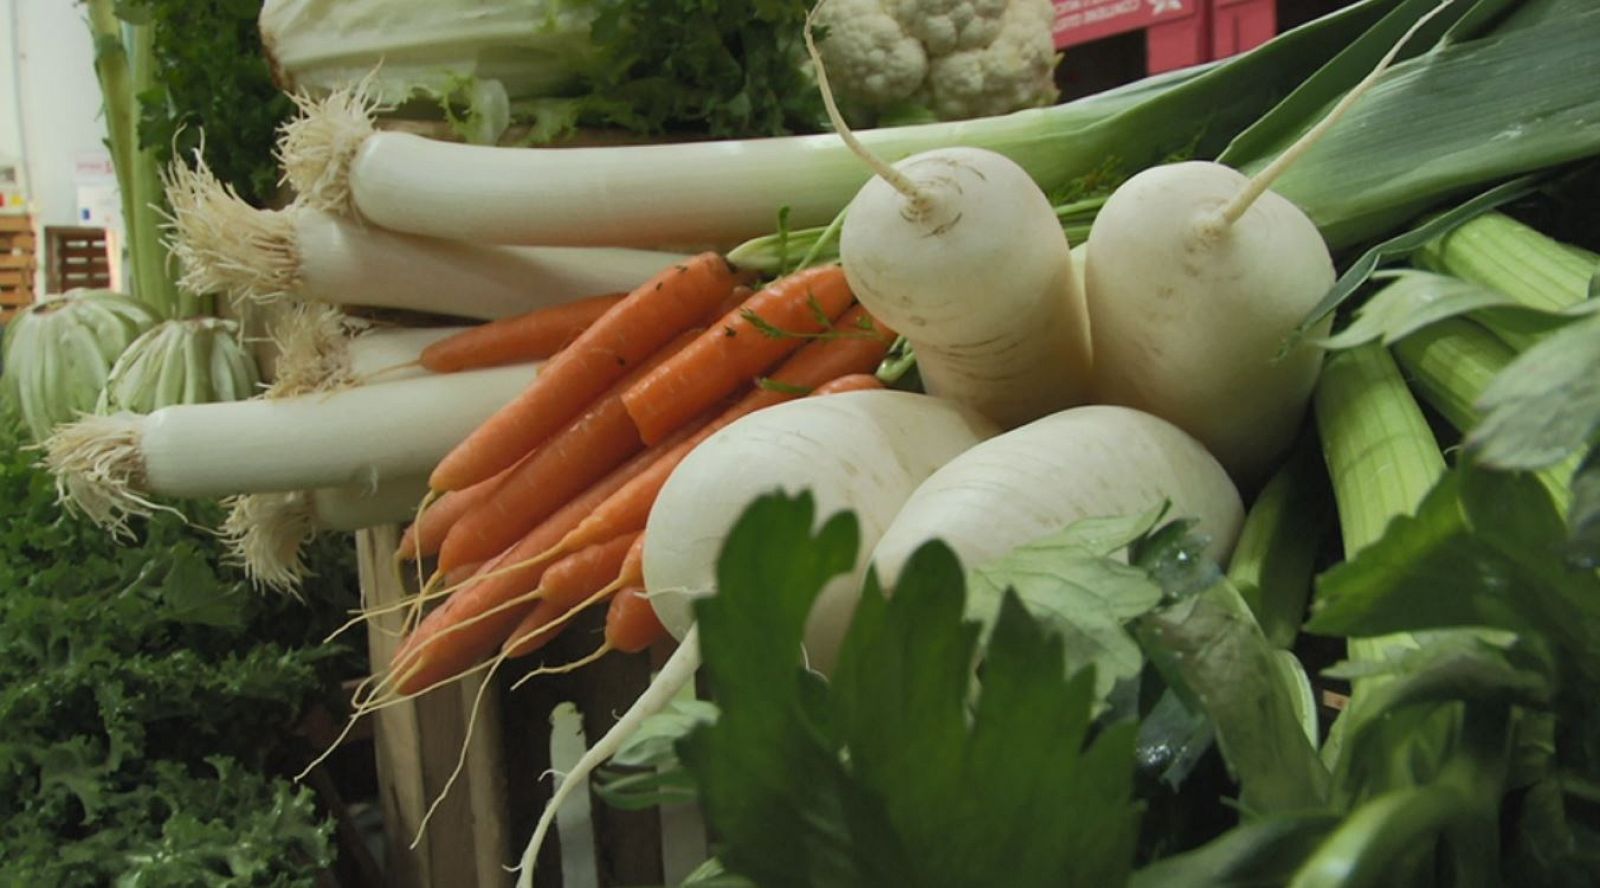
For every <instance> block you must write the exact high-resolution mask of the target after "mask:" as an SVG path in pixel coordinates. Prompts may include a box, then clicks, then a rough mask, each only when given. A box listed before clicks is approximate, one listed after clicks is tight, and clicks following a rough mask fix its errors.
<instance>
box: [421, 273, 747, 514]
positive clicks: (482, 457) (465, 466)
mask: <svg viewBox="0 0 1600 888" xmlns="http://www.w3.org/2000/svg"><path fill="white" fill-rule="evenodd" d="M736 283H737V279H736V277H735V275H734V272H733V269H732V268H730V267H729V265H728V263H727V261H726V260H724V259H723V258H722V257H721V256H719V255H717V254H716V253H701V254H700V255H698V256H695V257H693V258H691V259H688V260H686V261H684V262H683V263H681V264H677V265H674V266H672V267H671V268H668V269H666V270H665V271H663V272H661V273H660V274H658V275H656V276H655V277H654V278H652V279H651V280H649V281H647V282H646V283H645V284H643V285H642V286H640V287H639V288H638V289H636V290H634V291H633V292H631V293H629V294H628V295H627V296H626V297H625V298H624V299H623V300H622V301H621V302H619V303H617V304H616V305H614V306H612V308H611V310H610V311H608V312H606V313H605V315H604V316H602V317H601V318H600V319H599V320H597V321H595V322H594V323H593V324H591V325H590V326H589V328H588V329H587V330H584V331H583V333H581V334H579V336H578V338H577V339H575V340H573V342H572V344H571V345H569V346H567V347H566V348H564V349H562V350H561V351H560V352H558V353H557V354H556V355H555V357H553V358H551V359H550V360H549V361H547V362H545V365H544V367H543V368H542V369H541V370H540V372H539V376H538V377H537V378H536V379H535V380H534V381H533V383H532V384H530V385H529V386H528V388H527V389H525V390H524V391H523V392H522V394H521V395H519V396H518V397H517V398H516V400H514V401H512V402H511V403H509V404H507V405H506V406H505V407H503V408H501V409H500V410H499V411H498V412H496V413H495V414H494V415H493V416H491V417H490V418H489V419H488V420H487V421H485V422H484V423H483V424H482V425H481V426H479V427H478V428H477V429H476V430H475V431H473V433H472V434H471V435H469V436H467V439H466V440H465V441H462V442H461V443H460V444H459V445H457V446H456V448H455V449H454V450H452V451H451V452H450V453H449V454H448V455H447V456H445V458H444V459H443V460H442V461H440V463H439V465H438V466H437V467H435V468H434V470H433V475H432V476H431V477H430V478H429V479H428V483H429V486H431V487H432V488H433V489H434V490H440V491H443V490H459V489H461V488H463V487H468V486H470V485H472V484H475V483H477V482H479V481H482V480H483V479H485V478H488V477H491V476H493V475H494V474H495V473H496V472H499V471H501V470H502V469H505V468H506V467H507V466H510V465H512V464H513V463H515V462H516V461H517V460H518V459H521V458H522V456H523V455H524V454H526V453H529V452H531V451H532V450H533V449H534V448H535V447H538V446H539V445H540V444H543V443H544V442H545V440H546V439H548V438H549V437H550V435H551V434H553V433H554V432H556V431H558V430H559V429H560V428H561V427H562V426H563V425H565V424H566V423H567V422H569V421H570V420H571V419H572V418H573V417H574V416H577V415H578V414H579V413H580V412H581V411H582V410H583V409H584V407H586V406H587V405H588V404H590V403H591V402H592V401H593V400H594V399H595V397H596V396H598V395H599V394H600V393H601V392H603V391H605V390H606V387H607V386H610V385H611V384H612V383H614V382H616V381H617V380H618V379H620V378H622V376H623V375H624V374H626V373H627V372H628V371H629V370H630V369H632V368H633V367H634V366H636V365H637V364H638V363H639V362H640V361H643V360H645V359H646V358H648V357H649V356H650V355H652V354H654V353H655V352H656V350H658V349H659V348H660V347H661V346H663V345H665V344H666V343H667V342H669V341H671V339H672V338H673V337H674V336H677V335H678V334H679V333H681V332H683V331H684V330H685V329H688V328H689V327H690V326H692V325H693V324H695V323H696V322H697V321H699V320H700V319H701V318H702V317H704V316H705V314H706V312H708V311H710V310H711V309H712V308H713V307H714V306H716V305H717V304H719V303H720V302H721V301H722V299H723V298H724V297H726V296H727V295H728V293H730V292H731V291H732V290H733V288H734V286H735V284H736Z"/></svg>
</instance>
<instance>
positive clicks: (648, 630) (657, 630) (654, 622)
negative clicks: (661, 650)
mask: <svg viewBox="0 0 1600 888" xmlns="http://www.w3.org/2000/svg"><path fill="white" fill-rule="evenodd" d="M666 637H667V627H665V626H663V625H661V618H659V617H657V616H656V609H655V607H654V606H653V605H651V604H650V599H648V598H646V597H645V592H644V587H643V586H624V587H623V588H621V589H620V590H618V591H617V594H615V595H613V596H611V607H610V608H608V609H607V610H606V641H605V644H606V647H609V648H610V649H612V650H614V651H622V652H623V653H625V654H637V653H639V652H640V651H642V650H645V649H646V648H648V647H650V646H651V645H653V644H655V643H656V642H658V641H662V640H664V639H665V638H666Z"/></svg>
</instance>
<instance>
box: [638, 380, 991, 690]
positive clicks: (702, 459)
mask: <svg viewBox="0 0 1600 888" xmlns="http://www.w3.org/2000/svg"><path fill="white" fill-rule="evenodd" d="M994 433H995V427H994V425H993V424H992V423H990V422H988V421H987V420H985V419H983V418H981V417H979V416H978V415H977V414H976V413H974V412H973V411H971V410H968V409H964V408H961V407H959V406H957V405H955V404H952V403H951V402H949V401H945V400H942V399H939V398H933V397H930V396H928V395H917V394H911V393H909V392H896V391H866V392H846V393H843V394H837V395H828V396H826V397H821V398H803V399H800V400H797V401H791V402H789V403H787V404H780V405H778V406H776V407H769V408H767V409H766V410H761V411H758V412H756V413H752V414H751V415H749V416H747V417H745V418H743V419H741V420H739V421H738V422H735V423H733V424H732V425H730V426H728V427H727V428H725V429H723V430H722V431H720V432H718V433H717V434H715V435H712V436H711V437H710V438H708V439H707V440H706V441H705V443H703V444H701V445H700V446H699V447H697V448H695V450H694V452H692V453H690V454H689V456H688V457H687V458H686V459H684V461H683V462H682V463H681V464H679V466H678V468H677V469H676V470H675V471H674V472H673V473H672V477H671V478H670V479H668V480H667V483H666V486H664V487H663V488H662V489H661V494H660V495H659V496H658V497H657V498H656V503H655V506H654V507H652V508H651V510H650V520H649V522H648V523H647V524H646V525H645V551H644V577H645V587H646V588H647V589H648V590H649V594H650V600H651V601H652V602H653V603H654V604H655V607H656V613H657V614H658V615H659V616H660V617H661V622H662V624H663V625H665V626H666V627H667V631H669V632H670V633H672V635H673V637H674V638H682V637H683V636H684V633H685V632H687V631H688V628H689V625H690V624H691V623H692V622H693V610H692V603H693V601H694V599H696V598H699V597H701V596H704V595H710V594H711V593H712V592H713V591H714V590H715V579H716V574H715V568H716V561H717V555H718V553H719V551H720V549H721V546H722V535H723V534H724V533H725V532H726V531H727V530H728V528H729V527H731V526H732V525H733V522H734V519H735V518H737V517H738V516H739V514H740V513H741V512H742V511H743V509H744V508H745V506H747V505H749V504H750V501H751V500H753V499H755V497H756V496H757V495H759V494H761V493H765V492H769V491H771V490H773V489H782V490H784V491H787V492H790V493H794V492H797V491H800V490H809V491H811V494H812V496H814V497H815V498H816V503H817V514H818V515H831V514H833V513H834V512H838V511H842V510H846V509H848V510H850V511H852V512H855V513H856V517H857V519H858V520H859V522H860V524H861V539H862V548H861V554H860V557H859V560H858V562H857V565H856V566H857V570H856V571H855V572H854V573H853V574H850V575H846V576H842V577H839V578H838V579H836V580H835V581H834V582H833V583H831V584H830V585H829V586H828V587H827V588H825V589H824V590H823V592H822V594H821V596H820V597H819V598H818V600H817V605H816V607H815V610H813V612H812V615H811V622H810V624H809V625H808V627H807V632H806V637H807V656H808V658H809V660H810V662H811V663H812V664H813V665H816V666H818V667H819V668H822V669H824V670H825V669H827V668H828V667H829V666H831V665H832V662H833V657H834V655H835V654H836V652H837V646H838V643H839V641H840V639H841V638H842V635H843V631H844V627H845V626H846V625H847V624H848V623H849V620H850V615H851V614H852V613H854V612H855V600H856V596H857V594H858V593H859V591H860V585H861V580H862V578H863V576H864V575H865V570H866V566H867V558H868V554H869V552H870V549H871V547H872V545H873V544H874V542H875V541H876V540H877V538H878V536H879V535H880V534H881V533H882V532H883V531H884V529H885V528H887V527H888V526H889V524H890V522H891V521H893V520H894V517H895V515H896V514H897V513H898V512H899V511H900V507H901V505H902V504H903V503H904V502H905V500H906V498H907V497H909V496H910V495H911V492H912V490H914V489H915V488H916V487H917V485H918V484H920V483H921V482H922V481H923V479H925V478H927V477H928V476H929V475H930V474H932V473H933V472H934V470H935V469H937V468H939V467H940V466H941V465H944V464H945V463H946V462H948V461H950V460H951V459H952V458H954V457H955V456H956V455H957V454H959V453H962V452H963V451H966V450H967V449H969V448H971V447H972V446H973V445H974V444H977V443H978V442H979V441H981V440H983V439H985V438H988V437H989V436H990V435H992V434H994Z"/></svg>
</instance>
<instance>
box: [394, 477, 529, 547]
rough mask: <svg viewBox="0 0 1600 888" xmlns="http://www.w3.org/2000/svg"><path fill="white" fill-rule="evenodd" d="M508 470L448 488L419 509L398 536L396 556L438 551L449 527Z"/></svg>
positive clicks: (477, 501)
mask: <svg viewBox="0 0 1600 888" xmlns="http://www.w3.org/2000/svg"><path fill="white" fill-rule="evenodd" d="M518 465H521V463H518ZM510 473H511V469H506V470H505V471H502V472H500V473H499V474H497V475H494V476H493V477H490V478H485V479H483V480H482V481H479V482H478V483H477V484H474V485H472V486H471V487H464V488H462V489H460V490H451V491H447V492H446V493H445V494H444V495H443V496H441V497H439V498H438V499H437V500H435V501H434V502H433V503H431V504H430V505H429V506H428V507H427V508H425V509H423V510H421V512H420V513H419V514H418V515H417V520H415V521H413V522H411V526H410V527H407V528H406V532H405V533H404V534H402V535H401V537H400V546H399V552H398V555H399V556H400V557H401V558H405V559H417V558H427V557H428V556H430V555H435V554H437V553H438V551H439V546H441V545H443V543H444V538H445V535H446V534H448V533H449V532H450V528H452V527H454V526H455V524H456V522H457V521H460V520H461V516H462V515H465V514H467V513H468V512H470V511H472V510H473V509H475V508H477V507H478V506H479V505H480V504H481V503H482V502H483V501H484V500H485V499H487V498H488V497H489V494H491V493H493V492H494V489H495V487H496V486H497V485H498V484H499V483H500V482H501V481H502V480H504V479H505V477H506V475H508V474H510Z"/></svg>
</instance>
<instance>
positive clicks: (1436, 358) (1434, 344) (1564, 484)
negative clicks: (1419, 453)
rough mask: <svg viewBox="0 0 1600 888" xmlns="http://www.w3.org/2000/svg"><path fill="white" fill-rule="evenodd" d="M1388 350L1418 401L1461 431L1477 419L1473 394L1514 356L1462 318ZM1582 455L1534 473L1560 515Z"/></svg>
mask: <svg viewBox="0 0 1600 888" xmlns="http://www.w3.org/2000/svg"><path fill="white" fill-rule="evenodd" d="M1393 350H1394V356H1395V359H1396V360H1397V361H1398V362H1399V364H1400V366H1401V367H1403V368H1404V369H1405V372H1406V375H1407V376H1408V377H1410V379H1411V384H1412V386H1413V387H1414V388H1415V389H1416V391H1417V392H1418V393H1419V394H1420V395H1421V396H1422V399H1423V400H1424V401H1426V402H1428V404H1429V405H1430V406H1431V407H1433V409H1435V410H1437V411H1439V414H1440V415H1441V416H1443V417H1444V418H1445V421H1447V422H1449V423H1450V424H1451V425H1452V426H1454V427H1455V428H1456V429H1457V430H1458V431H1461V432H1466V431H1467V430H1468V429H1471V428H1472V427H1473V426H1475V425H1477V423H1478V420H1479V419H1480V418H1481V417H1482V414H1481V413H1480V412H1479V410H1478V409H1477V407H1476V406H1475V405H1476V403H1477V400H1478V397H1479V396H1480V395H1482V394H1483V390H1484V389H1485V388H1486V387H1487V386H1488V385H1489V381H1490V380H1491V379H1493V378H1494V377H1495V376H1496V375H1497V374H1498V373H1499V372H1500V371H1501V370H1503V369H1505V366H1506V365H1507V364H1509V363H1511V360H1512V359H1513V358H1515V357H1516V356H1517V353H1516V350H1515V349H1513V348H1512V347H1511V346H1510V345H1507V344H1506V343H1505V342H1503V341H1501V339H1500V338H1499V337H1497V336H1495V335H1494V334H1493V333H1490V332H1489V330H1487V329H1485V328H1484V327H1483V326H1481V325H1479V324H1476V323H1474V322H1472V321H1469V320H1467V319H1465V318H1448V319H1446V320H1443V321H1438V322H1436V323H1433V324H1430V325H1428V326H1427V327H1424V328H1423V329H1421V330H1418V331H1417V332H1415V333H1412V334H1411V335H1409V336H1407V337H1406V338H1404V339H1402V340H1400V341H1399V342H1397V343H1395V344H1394V345H1393ZM1581 456H1582V454H1581V453H1575V454H1573V455H1572V456H1570V457H1568V458H1567V459H1565V460H1562V461H1561V462H1560V463H1557V464H1556V465H1554V466H1551V467H1549V468H1547V469H1544V470H1543V471H1540V472H1538V473H1537V475H1536V477H1537V478H1538V479H1539V483H1540V484H1542V485H1544V488H1545V490H1546V491H1547V492H1548V493H1549V494H1550V498H1551V499H1552V500H1553V501H1554V502H1555V504H1556V507H1557V508H1558V509H1559V510H1560V511H1561V513H1562V514H1565V513H1566V511H1567V508H1568V506H1569V505H1570V504H1571V501H1572V488H1571V481H1572V474H1573V473H1574V472H1576V471H1577V468H1578V463H1579V461H1580V458H1581Z"/></svg>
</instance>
